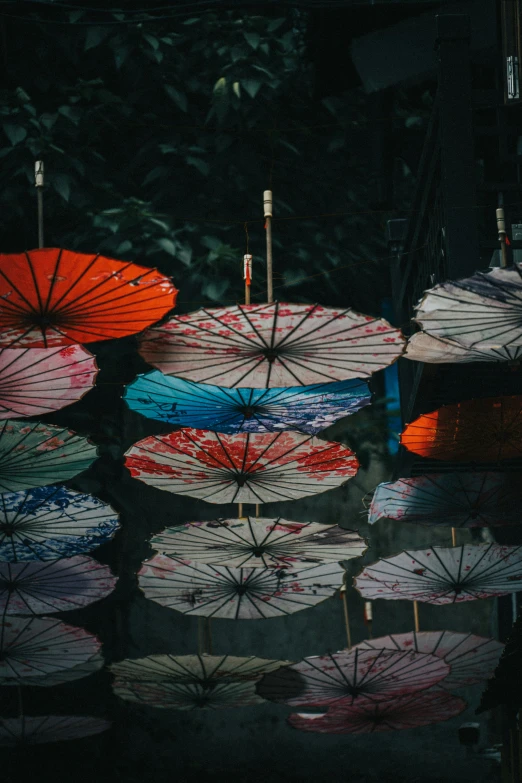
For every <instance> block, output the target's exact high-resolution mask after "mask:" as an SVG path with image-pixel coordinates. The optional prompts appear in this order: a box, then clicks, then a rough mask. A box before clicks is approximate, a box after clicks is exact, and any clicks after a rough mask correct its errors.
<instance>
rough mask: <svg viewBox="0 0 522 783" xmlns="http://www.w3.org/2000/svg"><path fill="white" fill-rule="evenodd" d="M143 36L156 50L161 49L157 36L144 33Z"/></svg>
mask: <svg viewBox="0 0 522 783" xmlns="http://www.w3.org/2000/svg"><path fill="white" fill-rule="evenodd" d="M143 37H144V38H145V40H146V41H147V43H149V44H150V45H151V46H152V48H153V49H154V50H155V49H159V41H158V39H157V38H155V37H154V36H153V35H144V36H143Z"/></svg>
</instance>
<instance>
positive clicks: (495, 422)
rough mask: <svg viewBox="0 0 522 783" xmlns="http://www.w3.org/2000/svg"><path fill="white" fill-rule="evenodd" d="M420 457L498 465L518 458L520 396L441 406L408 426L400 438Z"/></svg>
mask: <svg viewBox="0 0 522 783" xmlns="http://www.w3.org/2000/svg"><path fill="white" fill-rule="evenodd" d="M401 443H402V445H403V446H405V447H406V448H407V449H408V451H413V452H414V453H415V454H420V456H422V457H428V458H430V459H440V460H455V461H465V462H475V463H477V462H499V461H501V460H506V459H513V458H516V457H520V456H522V396H520V395H515V396H512V397H484V398H482V399H477V400H466V401H465V402H459V403H457V404H455V405H444V407H442V408H439V409H438V410H436V411H432V412H431V413H425V414H423V415H422V416H419V418H418V419H415V421H413V422H412V423H411V424H408V426H407V427H406V429H405V430H404V432H403V433H402V435H401Z"/></svg>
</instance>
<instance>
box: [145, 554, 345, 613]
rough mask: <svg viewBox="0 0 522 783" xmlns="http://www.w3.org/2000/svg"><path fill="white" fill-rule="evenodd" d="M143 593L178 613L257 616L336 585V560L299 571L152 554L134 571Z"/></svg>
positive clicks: (288, 608)
mask: <svg viewBox="0 0 522 783" xmlns="http://www.w3.org/2000/svg"><path fill="white" fill-rule="evenodd" d="M138 576H139V585H140V587H141V589H142V590H143V592H144V594H145V597H146V598H150V599H151V600H153V601H156V603H158V604H161V605H162V606H168V607H169V608H171V609H176V610H177V611H178V612H183V614H193V615H200V616H203V617H219V618H223V619H227V620H262V619H263V618H266V617H283V616H284V615H287V614H293V613H294V612H299V611H301V609H308V607H310V606H315V605H316V604H319V603H321V601H324V600H326V598H329V597H330V596H332V595H333V594H334V593H335V591H336V590H338V589H339V587H341V585H342V582H343V576H344V569H343V568H342V567H341V566H340V565H338V564H337V563H329V564H327V565H320V566H315V567H314V568H306V569H303V570H290V569H288V568H280V569H277V568H227V567H226V566H215V565H214V566H209V565H203V564H200V563H191V564H190V563H188V561H177V560H173V559H171V558H170V557H168V556H167V555H156V556H155V557H153V558H152V559H151V560H147V561H146V562H145V563H144V564H143V566H142V568H141V570H140V572H139V575H138Z"/></svg>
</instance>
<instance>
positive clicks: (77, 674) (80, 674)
mask: <svg viewBox="0 0 522 783" xmlns="http://www.w3.org/2000/svg"><path fill="white" fill-rule="evenodd" d="M103 666H105V658H104V657H103V655H102V654H101V653H95V655H93V656H92V658H89V660H87V661H85V663H79V664H78V665H77V666H72V667H71V668H70V669H62V670H61V671H57V672H51V674H45V675H44V676H43V677H24V682H23V684H24V685H30V686H34V687H38V688H53V687H54V686H55V685H63V684H64V683H67V682H75V681H76V680H81V679H83V678H84V677H89V676H90V675H91V674H95V673H96V672H98V671H100V669H102V668H103Z"/></svg>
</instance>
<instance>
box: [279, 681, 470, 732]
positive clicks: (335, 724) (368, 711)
mask: <svg viewBox="0 0 522 783" xmlns="http://www.w3.org/2000/svg"><path fill="white" fill-rule="evenodd" d="M467 706H468V705H467V704H466V702H465V701H463V700H462V699H459V698H457V697H456V696H453V695H452V694H450V693H444V692H443V691H428V692H427V693H421V694H419V693H414V694H413V695H411V696H402V697H401V698H398V699H392V700H391V701H386V702H380V703H377V704H374V703H372V702H361V703H358V704H354V705H353V706H350V707H345V706H341V705H337V706H334V707H330V709H329V710H328V712H327V713H326V714H319V713H313V712H309V713H307V712H304V713H303V712H298V713H294V714H292V715H290V716H289V717H288V723H289V724H290V726H293V728H294V729H299V730H300V731H313V732H316V733H319V734H370V733H374V732H381V731H397V730H399V729H416V728H418V727H419V726H429V725H431V724H433V723H441V722H442V721H445V720H449V719H450V718H454V717H455V716H456V715H460V713H461V712H463V711H464V710H465V709H466V707H467Z"/></svg>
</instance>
